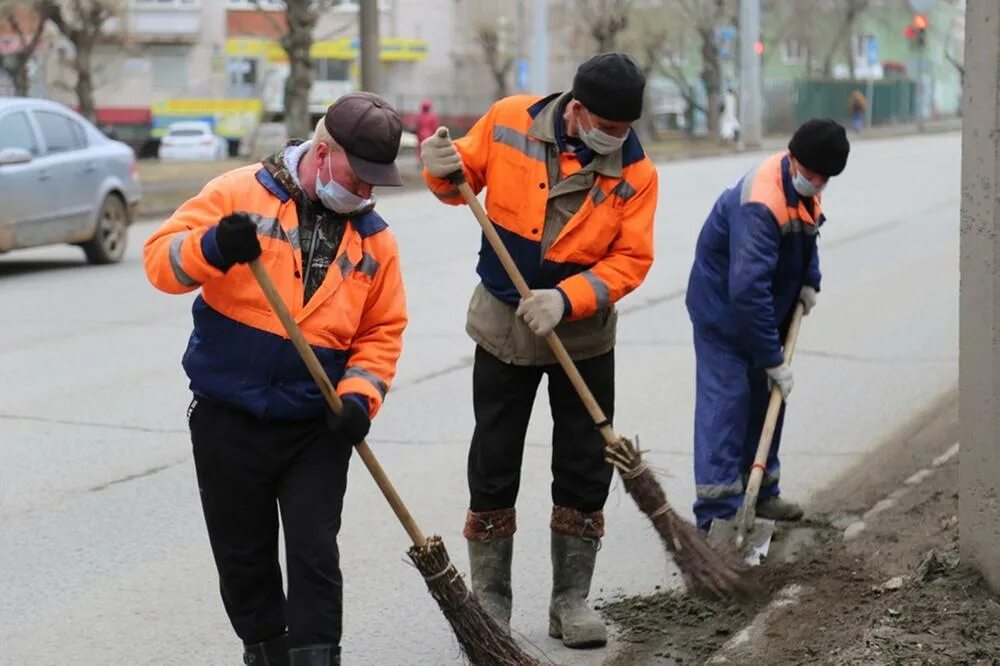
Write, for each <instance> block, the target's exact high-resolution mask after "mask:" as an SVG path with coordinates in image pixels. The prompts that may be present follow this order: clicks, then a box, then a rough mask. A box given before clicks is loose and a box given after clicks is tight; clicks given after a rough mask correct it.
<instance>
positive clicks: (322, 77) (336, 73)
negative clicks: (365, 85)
mask: <svg viewBox="0 0 1000 666" xmlns="http://www.w3.org/2000/svg"><path fill="white" fill-rule="evenodd" d="M313 62H314V63H315V64H316V80H317V81H347V80H349V79H350V78H351V61H350V60H334V59H332V58H317V59H316V60H314V61H313Z"/></svg>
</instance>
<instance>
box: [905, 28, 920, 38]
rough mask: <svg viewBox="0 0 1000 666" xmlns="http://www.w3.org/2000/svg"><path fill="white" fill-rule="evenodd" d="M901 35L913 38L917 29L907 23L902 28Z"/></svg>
mask: <svg viewBox="0 0 1000 666" xmlns="http://www.w3.org/2000/svg"><path fill="white" fill-rule="evenodd" d="M903 36H904V37H906V38H907V39H913V38H914V37H916V36H917V30H916V28H914V27H913V26H912V25H908V26H906V27H905V28H903Z"/></svg>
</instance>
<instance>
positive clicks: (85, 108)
mask: <svg viewBox="0 0 1000 666" xmlns="http://www.w3.org/2000/svg"><path fill="white" fill-rule="evenodd" d="M121 5H122V3H121V1H120V0H39V2H37V3H36V8H37V11H38V12H39V13H40V14H44V15H45V16H47V17H48V19H49V20H50V21H51V22H52V23H53V24H54V25H55V26H56V28H58V29H59V32H61V33H62V34H63V36H64V37H66V39H68V40H69V41H70V43H72V44H73V49H74V53H73V69H74V71H75V72H76V84H75V85H74V86H73V88H74V90H75V92H76V98H77V104H78V105H79V110H80V114H81V115H82V116H84V117H85V118H88V119H89V120H91V121H96V119H97V109H96V105H95V102H94V79H93V59H94V47H96V46H97V45H98V44H99V43H100V42H102V41H103V40H105V39H107V38H108V36H109V34H108V32H107V30H108V22H109V19H112V18H114V17H116V16H121V9H122V6H121Z"/></svg>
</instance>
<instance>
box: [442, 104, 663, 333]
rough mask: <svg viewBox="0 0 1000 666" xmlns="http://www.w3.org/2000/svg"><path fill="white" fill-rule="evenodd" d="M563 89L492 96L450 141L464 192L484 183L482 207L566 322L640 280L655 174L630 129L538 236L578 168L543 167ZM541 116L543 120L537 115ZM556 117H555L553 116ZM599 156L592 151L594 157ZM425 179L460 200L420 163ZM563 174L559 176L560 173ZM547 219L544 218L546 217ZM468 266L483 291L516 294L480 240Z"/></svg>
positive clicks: (570, 163) (509, 299)
mask: <svg viewBox="0 0 1000 666" xmlns="http://www.w3.org/2000/svg"><path fill="white" fill-rule="evenodd" d="M567 98H568V96H566V95H565V94H564V95H559V94H555V95H550V96H548V97H544V98H543V97H538V96H529V95H515V96H513V97H507V98H504V99H502V100H500V101H498V102H496V103H495V104H494V105H493V106H492V107H491V108H490V110H489V111H488V112H487V113H486V115H484V116H483V117H482V118H480V119H479V121H477V122H476V124H475V125H474V126H473V127H472V129H471V130H470V131H469V133H468V134H466V135H465V136H463V137H462V138H460V139H457V140H456V141H455V147H456V148H457V149H458V152H459V154H460V155H461V157H462V163H463V167H464V171H465V177H466V179H467V180H468V182H469V185H470V186H471V188H472V191H473V192H476V193H477V194H478V193H479V192H480V191H481V190H482V189H483V188H485V189H486V211H487V213H488V214H489V217H490V219H491V220H492V221H493V224H494V225H495V227H496V229H497V232H498V233H499V234H500V237H501V238H502V239H503V242H504V245H505V246H506V247H507V249H508V250H509V251H510V253H511V255H512V256H513V257H514V260H515V262H516V263H517V266H518V268H519V269H520V270H521V272H522V273H523V274H524V277H525V279H526V280H527V282H528V286H530V287H531V288H532V289H547V288H557V289H559V290H560V291H561V292H562V294H563V298H564V302H565V306H566V319H567V320H569V321H573V320H579V319H584V318H587V317H591V316H593V315H594V314H595V313H597V312H598V311H599V310H601V309H604V308H608V307H609V306H611V305H613V304H614V303H615V302H616V301H618V300H620V299H621V298H622V297H624V296H625V295H626V294H628V293H629V292H631V291H632V290H633V289H635V288H636V287H638V286H639V284H640V283H641V282H642V281H643V279H644V278H645V276H646V273H647V272H648V271H649V268H650V266H651V265H652V262H653V217H654V213H655V210H656V204H657V174H656V169H655V167H654V166H653V163H652V162H651V161H650V160H649V158H648V157H646V154H645V152H644V151H643V149H642V146H641V145H640V143H639V139H638V138H637V137H636V135H635V133H634V132H630V133H629V135H628V139H627V140H626V142H625V145H624V146H623V147H622V150H621V151H620V159H619V155H618V154H616V155H614V156H611V157H610V158H608V159H605V160H603V161H602V164H603V165H604V166H602V167H601V168H600V169H599V170H598V171H597V175H596V178H595V179H594V181H593V185H592V187H590V189H589V191H587V192H585V193H582V194H585V196H581V205H580V206H579V208H578V209H577V210H576V211H575V213H574V214H573V215H572V216H571V217H569V219H568V220H558V222H557V223H558V224H560V225H562V227H561V229H560V230H558V234H554V235H553V238H552V239H551V242H550V243H547V244H544V245H547V246H543V236H544V232H545V225H546V223H552V222H551V221H550V220H547V218H546V212H547V211H546V208H547V206H548V205H549V202H550V199H552V198H554V197H558V196H560V195H561V194H562V193H564V192H565V191H566V190H570V191H571V190H572V188H573V186H574V185H573V183H572V181H571V180H570V179H568V178H567V177H568V176H572V175H573V173H574V172H579V171H580V169H581V166H580V165H579V164H576V163H575V161H574V160H571V159H569V160H568V159H567V156H566V154H565V151H564V153H563V155H562V159H561V164H560V165H559V169H558V171H560V172H561V173H560V174H551V173H550V172H549V166H548V163H547V158H548V156H549V154H550V151H553V150H555V148H554V146H555V144H556V138H555V132H554V128H553V122H552V120H550V119H551V118H552V117H553V108H554V107H555V106H557V105H558V104H559V103H560V101H561V100H562V103H564V100H565V99H567ZM540 118H545V121H544V122H536V120H537V119H540ZM555 122H556V123H561V118H560V117H558V116H556V117H555ZM598 159H600V158H598ZM424 178H425V180H426V181H427V184H428V186H429V187H430V189H431V190H432V191H433V192H434V194H435V195H437V197H438V198H439V199H441V200H442V201H444V202H445V203H449V204H455V205H457V204H461V203H464V201H463V199H462V197H461V195H460V194H459V193H458V190H457V189H456V188H455V186H454V185H453V184H452V183H451V182H449V181H448V180H446V179H440V178H435V177H433V176H431V175H430V174H429V173H428V172H427V171H426V170H425V171H424ZM564 178H566V179H567V180H566V181H565V182H564V181H563V179H564ZM550 219H551V216H550ZM477 272H478V274H479V277H480V278H481V280H482V282H483V285H484V286H485V287H486V289H487V290H488V291H489V293H490V294H492V295H493V296H495V297H496V298H498V299H500V300H501V301H503V302H505V303H508V304H510V305H517V303H518V302H519V301H520V297H519V296H518V294H517V291H516V289H515V288H514V285H513V284H512V283H511V281H510V279H509V278H508V277H507V275H506V273H505V272H504V270H503V267H502V266H501V264H500V261H499V259H498V257H497V256H496V253H495V252H494V251H493V249H492V248H491V247H490V246H489V244H488V243H487V242H486V241H485V238H484V239H483V243H482V249H481V252H480V259H479V264H478V267H477Z"/></svg>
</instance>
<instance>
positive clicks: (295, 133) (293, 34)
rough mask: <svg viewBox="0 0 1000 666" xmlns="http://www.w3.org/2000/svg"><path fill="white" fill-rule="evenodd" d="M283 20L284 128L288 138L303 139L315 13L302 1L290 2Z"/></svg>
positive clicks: (308, 127)
mask: <svg viewBox="0 0 1000 666" xmlns="http://www.w3.org/2000/svg"><path fill="white" fill-rule="evenodd" d="M287 7H288V8H287V9H286V10H285V12H286V17H287V19H288V33H287V34H286V35H285V37H284V38H283V39H282V46H284V47H285V51H286V52H287V53H288V79H287V80H286V81H285V127H287V128H288V136H290V137H293V138H302V139H306V138H309V137H310V136H311V135H312V126H311V125H312V123H310V122H309V120H310V116H309V93H310V92H311V91H312V84H313V62H312V58H311V57H310V55H309V49H310V48H312V43H313V29H314V28H315V27H316V21H317V19H318V14H317V13H316V12H315V11H314V10H313V9H311V8H310V7H309V3H308V2H307V1H304V0H290V1H289V2H288V3H287Z"/></svg>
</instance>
